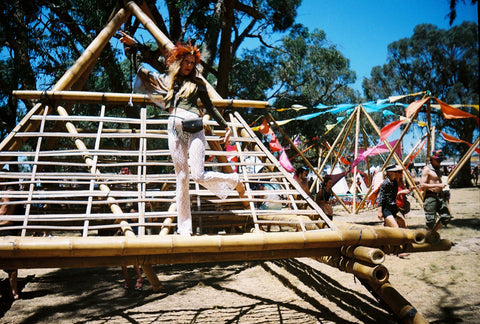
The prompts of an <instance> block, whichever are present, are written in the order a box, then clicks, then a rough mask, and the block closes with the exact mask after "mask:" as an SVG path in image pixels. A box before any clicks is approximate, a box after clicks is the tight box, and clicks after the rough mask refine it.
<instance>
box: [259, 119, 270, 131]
mask: <svg viewBox="0 0 480 324" xmlns="http://www.w3.org/2000/svg"><path fill="white" fill-rule="evenodd" d="M258 130H259V131H260V133H262V134H264V135H268V134H273V131H272V129H271V128H270V126H268V123H267V120H266V119H265V118H264V119H263V122H262V125H260V127H259V129H258Z"/></svg>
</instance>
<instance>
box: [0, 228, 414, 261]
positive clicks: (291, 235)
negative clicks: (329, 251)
mask: <svg viewBox="0 0 480 324" xmlns="http://www.w3.org/2000/svg"><path fill="white" fill-rule="evenodd" d="M418 237H419V234H418V231H415V230H409V229H397V228H386V229H385V230H383V231H376V230H374V229H372V228H364V229H361V230H341V231H333V230H319V231H309V232H287V233H263V232H260V233H246V234H241V235H212V236H193V237H184V236H180V235H168V236H158V237H151V236H144V237H81V238H79V237H54V238H38V237H14V236H8V237H1V238H0V258H40V257H100V256H112V255H113V256H126V255H151V254H181V253H206V252H215V253H216V252H245V251H266V250H282V249H288V250H295V249H315V248H339V247H341V246H345V245H363V246H371V247H376V246H382V245H387V244H390V245H400V244H406V243H418V240H417V239H418Z"/></svg>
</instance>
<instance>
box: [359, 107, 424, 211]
mask: <svg viewBox="0 0 480 324" xmlns="http://www.w3.org/2000/svg"><path fill="white" fill-rule="evenodd" d="M362 109H363V108H362ZM417 115H418V110H417V111H416V112H415V114H414V115H413V116H412V117H411V120H414V119H415V118H416V117H417ZM365 116H366V117H367V119H368V120H369V122H370V124H371V125H372V127H373V128H374V129H375V132H376V133H377V134H378V136H380V135H381V134H380V130H379V129H378V127H377V125H376V124H375V121H374V120H373V119H372V117H370V116H369V115H368V114H367V113H366V112H365ZM410 125H411V122H410V123H408V124H407V127H406V128H405V129H406V130H408V128H409V127H410ZM405 129H404V131H403V132H402V135H403V134H405V133H406V131H405ZM402 137H403V136H400V138H402ZM383 142H384V144H385V146H386V147H387V148H388V149H389V151H390V154H389V158H387V160H386V161H385V164H384V166H385V165H386V164H387V163H388V161H389V159H390V158H391V157H393V158H394V159H395V161H396V163H397V164H399V165H400V166H401V167H402V169H403V173H404V175H405V179H407V182H408V184H409V185H410V188H412V189H413V194H414V195H415V198H417V202H418V203H419V204H420V207H421V208H423V197H422V195H421V194H420V191H419V189H418V188H417V186H416V184H415V181H414V180H413V179H412V175H411V174H410V172H407V171H406V170H405V166H404V165H403V163H402V160H400V158H399V157H398V155H397V153H395V150H394V149H393V148H392V146H391V145H390V143H389V142H388V141H387V140H385V141H383ZM399 142H401V139H399V140H398V141H397V143H396V144H399ZM396 147H397V145H395V149H396ZM371 189H372V186H370V189H369V191H368V192H367V195H368V193H369V192H370V191H371ZM367 195H366V196H367Z"/></svg>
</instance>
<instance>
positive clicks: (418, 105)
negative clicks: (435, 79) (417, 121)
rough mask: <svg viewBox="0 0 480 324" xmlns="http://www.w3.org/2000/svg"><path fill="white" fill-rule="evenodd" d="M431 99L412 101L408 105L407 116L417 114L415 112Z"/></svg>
mask: <svg viewBox="0 0 480 324" xmlns="http://www.w3.org/2000/svg"><path fill="white" fill-rule="evenodd" d="M428 100H430V97H427V98H424V99H420V100H417V101H414V102H412V103H411V104H410V105H408V107H407V108H406V109H405V116H406V117H407V118H410V117H411V116H413V115H415V113H416V112H417V111H418V110H420V108H422V106H423V105H424V104H425V103H426V102H427V101H428Z"/></svg>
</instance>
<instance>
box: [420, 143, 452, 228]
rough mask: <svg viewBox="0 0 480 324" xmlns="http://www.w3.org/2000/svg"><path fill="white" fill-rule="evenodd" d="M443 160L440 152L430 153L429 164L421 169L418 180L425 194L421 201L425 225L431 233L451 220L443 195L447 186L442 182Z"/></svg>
mask: <svg viewBox="0 0 480 324" xmlns="http://www.w3.org/2000/svg"><path fill="white" fill-rule="evenodd" d="M443 159H444V156H443V152H442V150H436V151H434V152H432V154H431V156H430V163H429V164H428V165H426V166H425V167H424V168H423V170H422V177H421V180H420V185H421V187H422V190H423V191H424V192H425V198H424V200H423V210H424V212H425V224H426V226H427V228H428V229H429V230H431V231H433V232H435V231H438V230H439V229H440V228H441V227H442V225H443V226H446V225H447V224H448V223H449V222H450V220H451V219H452V215H451V214H450V210H449V209H448V204H447V201H446V199H445V194H444V189H445V187H446V186H447V184H446V183H443V182H442V171H441V168H440V164H441V162H442V161H443ZM437 214H438V216H437ZM437 218H438V220H437Z"/></svg>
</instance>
